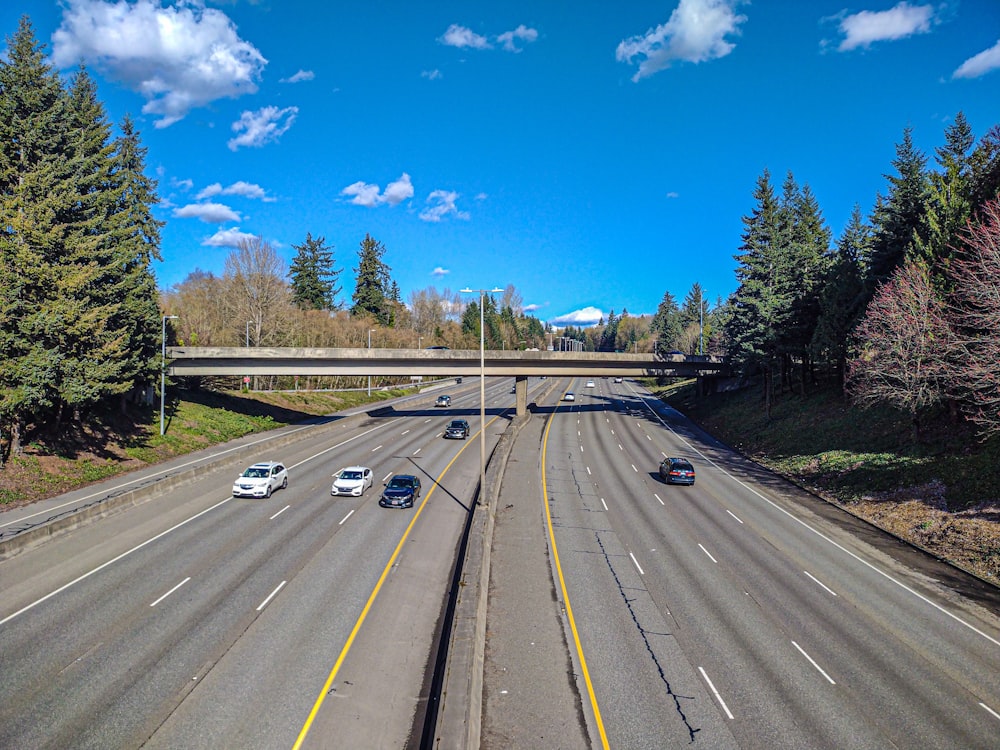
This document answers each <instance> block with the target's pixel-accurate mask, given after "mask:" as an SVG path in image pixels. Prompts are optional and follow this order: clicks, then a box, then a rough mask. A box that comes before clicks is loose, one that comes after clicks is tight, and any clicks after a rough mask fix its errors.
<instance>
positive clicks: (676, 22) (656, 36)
mask: <svg viewBox="0 0 1000 750" xmlns="http://www.w3.org/2000/svg"><path fill="white" fill-rule="evenodd" d="M739 2H740V0H680V4H679V5H678V6H677V9H676V10H675V11H674V12H673V13H671V14H670V20H669V21H667V22H666V23H664V24H661V25H660V26H657V27H656V28H655V29H650V30H649V31H647V32H646V33H645V34H643V35H641V36H634V37H631V38H630V39H625V40H624V41H622V42H621V43H620V44H619V45H618V49H617V50H616V51H615V56H616V58H617V59H618V61H619V62H625V63H631V62H632V61H633V60H634V59H635V58H641V59H640V62H639V70H638V71H637V72H636V74H635V75H634V76H632V80H633V81H638V80H639V79H640V78H646V77H648V76H651V75H653V74H654V73H657V72H659V71H661V70H664V69H666V68H668V67H670V64H671V63H672V62H673V61H675V60H681V61H686V62H693V63H700V62H705V61H706V60H714V59H717V58H720V57H725V56H726V55H728V54H729V53H730V52H732V51H733V49H734V47H735V46H736V45H734V44H733V43H732V42H729V41H726V36H728V35H730V34H739V33H740V29H739V25H740V24H741V23H743V22H744V21H746V20H747V17H746V16H740V15H737V14H736V12H735V7H736V5H737V4H738V3H739Z"/></svg>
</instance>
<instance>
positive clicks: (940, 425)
mask: <svg viewBox="0 0 1000 750" xmlns="http://www.w3.org/2000/svg"><path fill="white" fill-rule="evenodd" d="M649 385H650V387H651V388H652V389H653V390H654V391H655V392H657V393H658V394H659V395H660V396H661V398H663V399H664V400H665V401H667V402H668V403H670V404H671V405H672V406H674V407H675V408H677V409H678V410H679V411H681V412H683V413H685V414H687V415H688V416H690V417H691V418H692V419H694V420H695V421H696V422H698V423H699V424H700V425H701V426H702V427H704V428H705V429H706V430H708V431H709V432H710V433H711V434H713V435H714V436H715V437H717V438H718V439H720V440H722V441H723V442H725V443H727V444H729V445H731V446H733V447H734V448H737V449H739V450H741V451H742V452H744V453H746V454H747V455H749V456H751V457H753V458H754V459H755V460H758V461H760V462H761V463H763V464H764V465H766V466H769V467H770V468H772V469H774V470H776V471H778V472H779V473H781V474H785V475H786V476H789V477H792V478H794V479H796V480H798V481H801V482H803V483H805V484H808V485H810V486H815V487H818V488H821V489H823V490H826V491H830V492H832V493H834V494H835V495H836V496H838V497H840V498H842V499H844V500H851V499H854V498H857V497H860V496H862V495H866V494H871V493H873V492H888V491H891V490H894V489H898V488H905V487H916V486H921V485H926V484H928V483H930V482H932V481H935V480H937V481H939V482H941V483H942V484H943V485H944V486H945V488H946V497H947V501H948V505H949V508H950V509H951V510H960V509H962V508H965V507H968V506H974V505H978V504H980V503H982V502H984V501H990V500H994V501H996V500H997V499H1000V440H998V439H996V438H994V439H992V440H988V441H981V440H980V439H978V438H977V436H976V435H975V434H974V433H973V431H972V430H971V429H970V428H969V426H968V425H965V424H961V423H957V424H956V423H953V421H952V420H950V419H949V417H948V415H947V414H946V413H943V412H942V413H939V414H933V415H930V416H928V417H926V418H925V420H924V426H923V428H922V436H921V440H920V441H916V440H915V439H914V436H913V431H912V426H911V424H910V421H909V419H908V418H907V417H906V416H905V415H901V414H899V413H897V412H894V411H892V410H890V409H870V410H864V411H863V410H860V409H856V408H853V407H851V406H850V405H849V404H848V403H847V402H846V401H845V400H844V399H843V398H842V397H841V396H840V394H839V392H837V391H835V390H832V389H830V390H821V391H817V392H816V393H813V394H810V395H808V396H805V397H802V396H797V395H791V394H784V395H782V396H780V397H778V398H777V399H776V400H775V402H774V404H773V405H772V409H771V415H770V417H768V415H767V414H765V411H764V408H763V401H762V397H761V393H760V389H759V388H754V387H751V388H748V389H744V390H741V391H737V392H732V393H725V394H718V395H713V396H709V397H705V398H701V399H699V398H698V397H697V396H696V392H695V389H694V385H693V383H692V382H685V383H681V384H674V385H666V386H661V385H657V384H656V383H655V381H651V382H650V383H649Z"/></svg>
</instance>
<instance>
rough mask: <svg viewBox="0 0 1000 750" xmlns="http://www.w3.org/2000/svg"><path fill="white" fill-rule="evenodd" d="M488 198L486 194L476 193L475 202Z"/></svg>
mask: <svg viewBox="0 0 1000 750" xmlns="http://www.w3.org/2000/svg"><path fill="white" fill-rule="evenodd" d="M489 197H490V196H488V195H487V194H486V193H476V197H475V200H477V201H484V200H486V199H487V198H489Z"/></svg>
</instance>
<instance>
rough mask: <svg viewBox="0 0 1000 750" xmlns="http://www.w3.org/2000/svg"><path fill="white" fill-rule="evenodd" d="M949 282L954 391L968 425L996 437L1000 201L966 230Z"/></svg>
mask: <svg viewBox="0 0 1000 750" xmlns="http://www.w3.org/2000/svg"><path fill="white" fill-rule="evenodd" d="M951 278H952V281H953V284H954V293H953V296H952V299H951V302H952V305H951V308H950V313H951V316H952V320H953V328H954V330H955V331H956V352H957V354H958V356H957V357H956V359H955V363H956V373H955V375H956V383H957V387H958V388H957V389H958V392H959V395H960V397H961V398H962V400H963V401H964V402H965V403H966V404H967V405H968V408H969V411H970V416H971V418H972V420H973V421H974V422H976V423H977V424H978V425H979V427H980V428H982V430H983V431H984V432H985V433H986V434H990V433H995V432H1000V201H996V200H994V201H990V202H989V203H987V204H985V206H983V208H982V211H981V212H980V214H979V221H978V222H977V223H975V224H972V225H970V226H969V228H968V230H967V237H966V239H965V242H964V245H963V247H962V248H961V250H960V254H959V256H958V260H957V261H956V262H955V263H954V264H953V265H952V267H951Z"/></svg>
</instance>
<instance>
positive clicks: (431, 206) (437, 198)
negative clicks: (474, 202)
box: [420, 190, 469, 222]
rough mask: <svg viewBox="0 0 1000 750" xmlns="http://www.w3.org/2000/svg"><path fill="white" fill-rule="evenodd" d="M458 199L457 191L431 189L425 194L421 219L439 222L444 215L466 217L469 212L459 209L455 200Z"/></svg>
mask: <svg viewBox="0 0 1000 750" xmlns="http://www.w3.org/2000/svg"><path fill="white" fill-rule="evenodd" d="M457 200H458V193H455V192H452V191H449V190H432V191H431V194H430V195H428V196H427V201H426V202H427V204H428V205H427V207H426V208H425V209H424V210H423V211H421V212H420V218H421V220H423V221H430V222H439V221H441V219H443V218H445V217H446V216H454V217H455V218H456V219H468V218H469V214H468V213H466V212H465V211H459V210H458V206H456V205H455V201H457Z"/></svg>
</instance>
